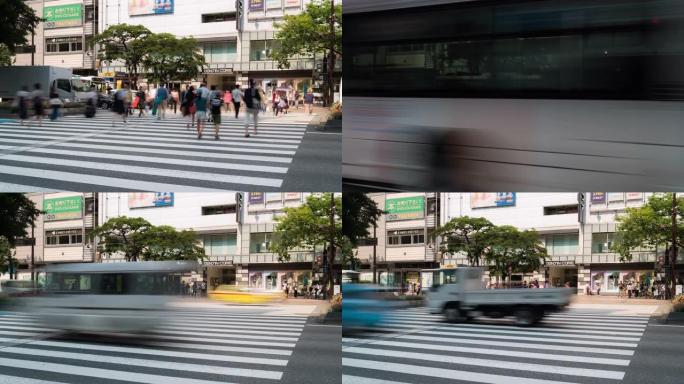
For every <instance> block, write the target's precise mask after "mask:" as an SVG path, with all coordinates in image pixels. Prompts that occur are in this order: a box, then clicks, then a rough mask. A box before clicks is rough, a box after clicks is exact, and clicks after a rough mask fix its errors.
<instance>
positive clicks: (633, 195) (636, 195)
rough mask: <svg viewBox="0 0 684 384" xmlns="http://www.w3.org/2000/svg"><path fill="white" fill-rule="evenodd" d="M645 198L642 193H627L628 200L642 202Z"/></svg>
mask: <svg viewBox="0 0 684 384" xmlns="http://www.w3.org/2000/svg"><path fill="white" fill-rule="evenodd" d="M643 198H644V194H643V193H642V192H627V200H641V199H643Z"/></svg>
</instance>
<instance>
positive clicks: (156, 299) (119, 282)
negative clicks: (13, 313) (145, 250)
mask: <svg viewBox="0 0 684 384" xmlns="http://www.w3.org/2000/svg"><path fill="white" fill-rule="evenodd" d="M200 268H201V266H200V265H199V264H198V263H196V262H189V261H143V262H127V263H79V264H61V265H54V266H49V267H47V268H45V269H44V273H45V287H44V289H43V290H42V292H43V294H42V295H41V296H40V297H35V298H25V299H24V300H23V302H22V304H23V308H24V310H26V311H28V312H33V313H35V314H36V315H37V316H38V318H39V319H40V320H41V321H42V322H43V323H44V324H45V325H46V326H49V327H51V328H59V329H63V330H68V331H76V332H141V331H145V330H148V329H150V328H153V327H155V326H158V325H161V324H163V322H164V320H165V318H166V317H167V316H168V314H167V313H166V310H167V308H168V304H169V303H170V302H171V300H172V299H173V298H174V296H175V295H179V294H180V293H181V292H182V287H181V276H182V274H184V273H188V272H191V271H196V270H198V269H200Z"/></svg>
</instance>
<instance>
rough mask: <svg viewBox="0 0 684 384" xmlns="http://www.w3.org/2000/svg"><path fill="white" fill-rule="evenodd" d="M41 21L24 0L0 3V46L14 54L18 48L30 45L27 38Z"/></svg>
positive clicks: (3, 0)
mask: <svg viewBox="0 0 684 384" xmlns="http://www.w3.org/2000/svg"><path fill="white" fill-rule="evenodd" d="M41 20H42V19H41V18H40V17H38V15H36V12H35V11H34V10H33V8H31V7H30V6H29V5H28V4H26V2H25V1H23V0H2V1H0V45H4V46H5V47H6V48H7V49H8V50H9V51H10V52H12V53H14V51H15V49H16V48H17V46H20V45H26V44H28V40H27V36H28V35H30V34H31V32H34V31H35V30H36V27H37V26H38V23H40V22H41Z"/></svg>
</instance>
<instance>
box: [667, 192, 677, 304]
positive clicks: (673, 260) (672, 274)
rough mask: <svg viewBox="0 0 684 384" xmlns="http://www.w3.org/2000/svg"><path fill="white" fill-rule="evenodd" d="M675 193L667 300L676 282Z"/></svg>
mask: <svg viewBox="0 0 684 384" xmlns="http://www.w3.org/2000/svg"><path fill="white" fill-rule="evenodd" d="M677 208H678V207H677V193H675V192H673V193H672V247H671V249H670V271H669V272H668V274H669V275H670V276H669V279H670V286H669V287H668V289H667V290H668V294H669V296H670V297H669V299H672V298H673V297H674V295H675V293H676V287H677V281H676V276H677V274H676V273H675V266H676V264H677V253H678V252H677Z"/></svg>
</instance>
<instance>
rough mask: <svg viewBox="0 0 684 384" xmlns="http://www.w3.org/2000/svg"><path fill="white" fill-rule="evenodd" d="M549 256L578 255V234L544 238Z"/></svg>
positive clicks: (555, 235)
mask: <svg viewBox="0 0 684 384" xmlns="http://www.w3.org/2000/svg"><path fill="white" fill-rule="evenodd" d="M543 242H544V244H545V246H546V251H547V252H548V254H549V255H551V256H553V255H576V254H577V252H578V249H579V235H578V234H553V235H546V236H544V238H543Z"/></svg>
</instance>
